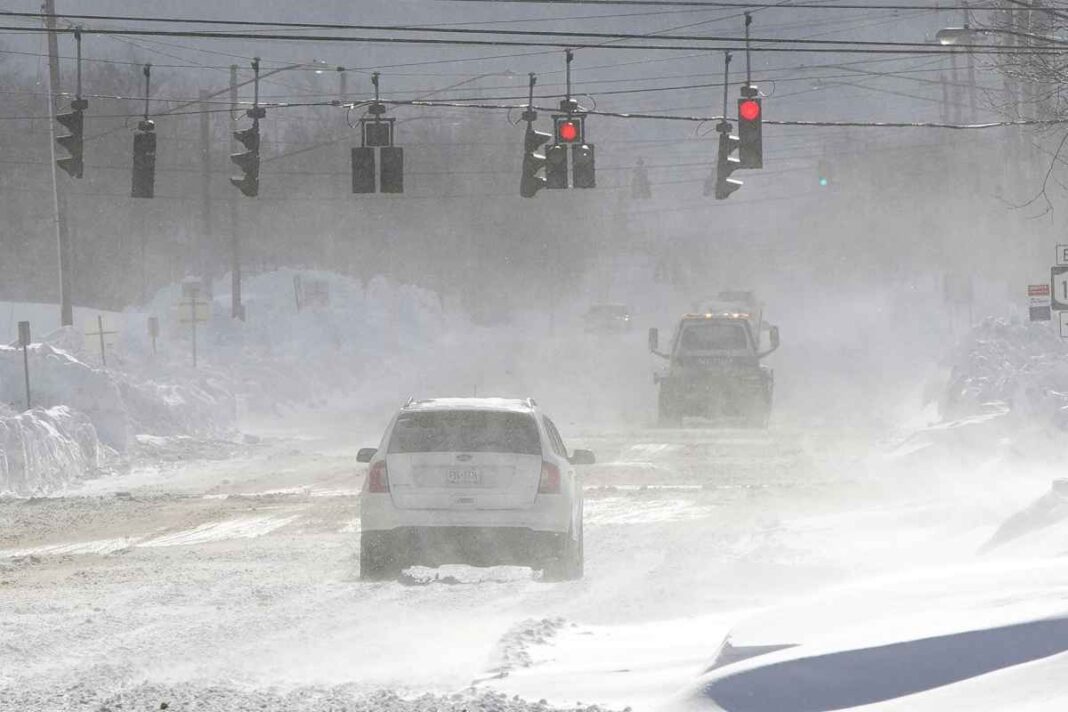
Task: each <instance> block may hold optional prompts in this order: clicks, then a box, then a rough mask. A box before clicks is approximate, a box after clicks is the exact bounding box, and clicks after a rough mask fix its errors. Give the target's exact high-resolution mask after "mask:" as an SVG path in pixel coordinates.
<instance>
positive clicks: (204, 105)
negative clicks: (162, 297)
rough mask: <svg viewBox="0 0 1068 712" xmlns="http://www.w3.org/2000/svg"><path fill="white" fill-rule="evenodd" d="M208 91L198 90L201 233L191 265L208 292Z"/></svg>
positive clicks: (209, 165)
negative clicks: (199, 111)
mask: <svg viewBox="0 0 1068 712" xmlns="http://www.w3.org/2000/svg"><path fill="white" fill-rule="evenodd" d="M209 109H210V107H209V106H208V92H207V90H205V89H201V90H200V110H201V114H200V190H201V193H200V215H201V221H202V225H201V235H200V240H199V241H198V244H197V255H196V256H195V258H194V260H193V265H194V267H195V268H196V270H197V272H199V273H200V275H201V277H202V279H203V280H204V286H205V289H206V290H207V292H208V294H211V293H212V289H211V267H210V265H211V257H210V254H211V253H212V252H214V250H213V249H212V246H213V244H214V241H213V240H212V236H211V124H210V123H209V118H208V117H209V114H208V111H209Z"/></svg>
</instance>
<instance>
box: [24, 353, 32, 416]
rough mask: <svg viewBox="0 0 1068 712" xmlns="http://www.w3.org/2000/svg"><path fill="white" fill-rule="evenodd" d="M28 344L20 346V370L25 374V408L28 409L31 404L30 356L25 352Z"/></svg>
mask: <svg viewBox="0 0 1068 712" xmlns="http://www.w3.org/2000/svg"><path fill="white" fill-rule="evenodd" d="M29 348H30V347H29V345H23V347H22V371H23V373H25V374H26V410H30V409H31V408H32V407H33V405H32V404H31V403H30V357H29V355H28V354H27V350H28V349H29Z"/></svg>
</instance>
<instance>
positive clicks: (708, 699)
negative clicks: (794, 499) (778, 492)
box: [670, 558, 1068, 712]
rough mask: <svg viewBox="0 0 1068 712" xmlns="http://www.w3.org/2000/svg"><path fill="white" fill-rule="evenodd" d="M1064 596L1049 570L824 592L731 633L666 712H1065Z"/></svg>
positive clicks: (911, 578) (1000, 570)
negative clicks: (851, 711)
mask: <svg viewBox="0 0 1068 712" xmlns="http://www.w3.org/2000/svg"><path fill="white" fill-rule="evenodd" d="M1066 584H1068V573H1066V571H1065V567H1064V565H1063V562H1062V561H1059V560H1058V559H1056V558H1051V559H1030V560H1025V561H1022V562H1021V561H1018V560H1014V561H1010V562H991V563H984V564H980V565H968V566H960V567H955V568H954V567H942V568H941V569H939V570H929V571H923V572H918V573H914V574H909V575H906V576H901V577H886V578H882V579H879V580H876V581H871V582H868V583H865V584H863V585H857V586H848V587H844V588H842V589H839V590H837V591H834V592H823V593H821V594H820V595H818V596H816V597H813V598H810V599H806V600H800V601H798V602H796V603H793V604H790V605H787V606H784V607H781V608H776V609H772V610H770V611H767V612H765V613H762V614H759V615H757V616H755V617H754V618H752V619H750V620H748V621H745V622H743V623H741V624H739V625H737V626H735V628H734V629H732V631H731V632H730V634H729V636H728V637H727V639H726V640H725V641H724V644H723V646H722V647H721V649H720V653H719V655H718V656H717V657H716V658H715V659H714V660H713V661H712V662H711V667H710V668H709V669H708V670H707V671H706V673H705V674H704V675H703V676H702V677H701V678H699V680H698V681H697V683H696V684H694V685H692V686H691V687H690V688H689V689H688V690H687V691H686V692H684V693H683V694H681V695H680V696H679V697H677V698H676V699H675V700H674V704H672V705H671V706H670V709H675V710H708V711H709V712H712V711H717V712H721V711H728V712H780V711H781V710H791V712H822V711H823V710H842V709H854V708H862V709H868V706H869V705H871V706H873V708H874V706H875V705H878V708H879V709H880V710H902V712H904V711H905V710H908V711H909V712H928V711H930V712H934V711H935V710H979V709H983V710H1009V709H1011V710H1031V711H1032V712H1038V711H1039V710H1042V711H1048V712H1053V711H1054V710H1063V709H1068V687H1066V686H1065V685H1064V684H1063V676H1064V665H1065V663H1066V662H1068V605H1066V603H1065V600H1064V587H1065V585H1066Z"/></svg>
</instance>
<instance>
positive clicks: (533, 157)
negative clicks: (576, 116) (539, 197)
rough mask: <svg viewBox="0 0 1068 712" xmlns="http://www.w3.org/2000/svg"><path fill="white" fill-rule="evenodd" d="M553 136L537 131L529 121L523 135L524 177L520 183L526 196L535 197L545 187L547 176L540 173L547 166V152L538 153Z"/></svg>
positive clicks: (522, 193) (520, 190)
mask: <svg viewBox="0 0 1068 712" xmlns="http://www.w3.org/2000/svg"><path fill="white" fill-rule="evenodd" d="M551 138H552V135H551V134H547V133H545V132H544V131H535V130H534V127H533V126H532V125H531V124H530V123H529V122H528V123H527V132H526V135H525V136H524V137H523V177H522V179H521V180H520V183H519V194H520V195H521V196H523V197H524V198H533V197H534V195H535V194H537V192H538V191H539V190H541V189H542V188H544V187H545V183H546V180H545V177H544V176H541V175H538V174H539V173H540V172H541V170H542V169H543V168H545V163H546V159H545V154H541V153H538V149H539V148H541V147H542V145H544V144H545V143H546V142H547V141H549V139H551ZM565 177H566V175H565Z"/></svg>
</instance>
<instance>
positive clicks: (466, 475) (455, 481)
mask: <svg viewBox="0 0 1068 712" xmlns="http://www.w3.org/2000/svg"><path fill="white" fill-rule="evenodd" d="M445 481H446V482H448V483H449V484H450V485H457V486H460V487H464V486H472V485H476V486H477V485H480V484H482V473H481V472H479V471H478V470H449V474H448V475H446V477H445Z"/></svg>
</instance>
